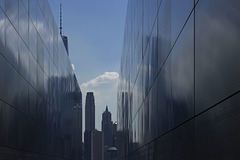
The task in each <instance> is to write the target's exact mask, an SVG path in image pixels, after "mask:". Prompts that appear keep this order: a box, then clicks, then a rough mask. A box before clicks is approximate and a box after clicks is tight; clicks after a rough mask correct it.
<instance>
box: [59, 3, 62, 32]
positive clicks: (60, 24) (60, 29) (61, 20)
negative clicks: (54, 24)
mask: <svg viewBox="0 0 240 160" xmlns="http://www.w3.org/2000/svg"><path fill="white" fill-rule="evenodd" d="M59 29H60V35H61V36H62V3H60V28H59Z"/></svg>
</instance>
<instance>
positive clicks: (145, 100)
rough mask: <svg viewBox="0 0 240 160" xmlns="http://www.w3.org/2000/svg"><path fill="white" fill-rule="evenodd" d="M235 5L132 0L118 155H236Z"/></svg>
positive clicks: (151, 158)
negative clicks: (122, 134)
mask: <svg viewBox="0 0 240 160" xmlns="http://www.w3.org/2000/svg"><path fill="white" fill-rule="evenodd" d="M239 8H240V1H237V0H233V1H231V2H229V1H226V0H211V1H207V0H198V1H197V0H182V1H179V0H129V2H128V10H127V16H126V24H125V35H124V41H123V50H122V59H121V68H120V81H119V87H118V130H120V131H122V132H124V133H125V136H123V137H124V140H122V144H123V145H122V146H124V147H125V148H126V150H124V151H122V152H124V153H119V155H120V156H119V158H121V159H124V158H126V159H130V160H132V159H144V160H145V159H147V160H155V159H164V160H168V159H184V160H185V159H211V160H212V159H239V158H240V154H239V153H240V152H239V151H240V150H239V148H240V136H239V135H240V134H239V133H240V125H239V115H240V112H239V111H240V101H239V99H240V98H239V96H240V94H239V90H240V70H239V68H240V63H239V62H238V61H239V59H240V54H239V53H240V46H239V42H240V15H239ZM121 150H122V149H121Z"/></svg>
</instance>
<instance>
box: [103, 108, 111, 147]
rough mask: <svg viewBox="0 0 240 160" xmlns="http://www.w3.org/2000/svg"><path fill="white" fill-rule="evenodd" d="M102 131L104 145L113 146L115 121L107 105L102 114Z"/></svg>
mask: <svg viewBox="0 0 240 160" xmlns="http://www.w3.org/2000/svg"><path fill="white" fill-rule="evenodd" d="M102 132H103V142H104V143H103V144H104V147H105V146H106V147H108V148H109V147H112V146H113V122H112V116H111V113H110V112H109V111H108V107H107V106H106V109H105V111H104V112H103V114H102Z"/></svg>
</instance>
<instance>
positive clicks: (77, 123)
mask: <svg viewBox="0 0 240 160" xmlns="http://www.w3.org/2000/svg"><path fill="white" fill-rule="evenodd" d="M0 73H1V76H0V159H6V160H8V159H13V160H15V159H31V160H39V159H44V160H50V159H51V160H52V159H59V160H63V159H74V160H76V159H78V160H79V159H81V157H82V156H81V155H79V154H81V152H79V151H80V150H81V146H79V145H77V144H76V143H78V144H81V141H82V136H81V134H82V133H81V130H82V129H81V123H82V122H81V121H82V115H81V109H82V99H81V96H82V95H81V91H80V88H79V85H78V82H77V79H76V77H75V75H74V72H73V69H72V67H71V63H70V60H69V57H68V55H67V52H66V49H65V47H64V44H63V41H62V37H61V36H60V34H59V30H58V27H57V25H56V22H55V21H54V18H53V15H52V13H51V9H50V7H49V4H48V1H47V0H0ZM73 117H74V118H73ZM76 132H77V133H76ZM76 134H78V135H76ZM75 153H77V154H75Z"/></svg>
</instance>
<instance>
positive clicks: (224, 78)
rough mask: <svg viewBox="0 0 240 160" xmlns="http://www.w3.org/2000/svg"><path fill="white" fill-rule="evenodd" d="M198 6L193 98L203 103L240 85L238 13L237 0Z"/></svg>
mask: <svg viewBox="0 0 240 160" xmlns="http://www.w3.org/2000/svg"><path fill="white" fill-rule="evenodd" d="M200 4H201V3H200ZM201 6H202V8H199V10H198V12H197V14H196V25H197V28H196V29H197V30H196V60H197V61H196V73H197V74H196V81H197V82H196V84H197V86H196V87H197V93H196V94H197V97H199V98H197V99H196V100H197V104H198V105H199V106H204V105H205V106H206V105H212V104H213V103H216V102H217V101H219V100H221V99H222V98H224V97H226V96H228V95H229V94H231V93H233V92H234V91H236V89H238V88H239V76H238V77H237V76H236V75H239V69H238V68H239V65H238V64H239V62H238V61H239V58H240V57H239V51H240V46H239V40H240V39H239V35H240V30H239V27H240V23H239V22H240V17H239V14H238V12H239V2H238V1H234V2H232V3H229V4H228V5H224V3H223V2H219V3H217V4H216V3H206V4H204V2H202V4H201ZM206 7H207V9H206ZM212 7H213V8H212ZM210 8H211V9H210Z"/></svg>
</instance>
